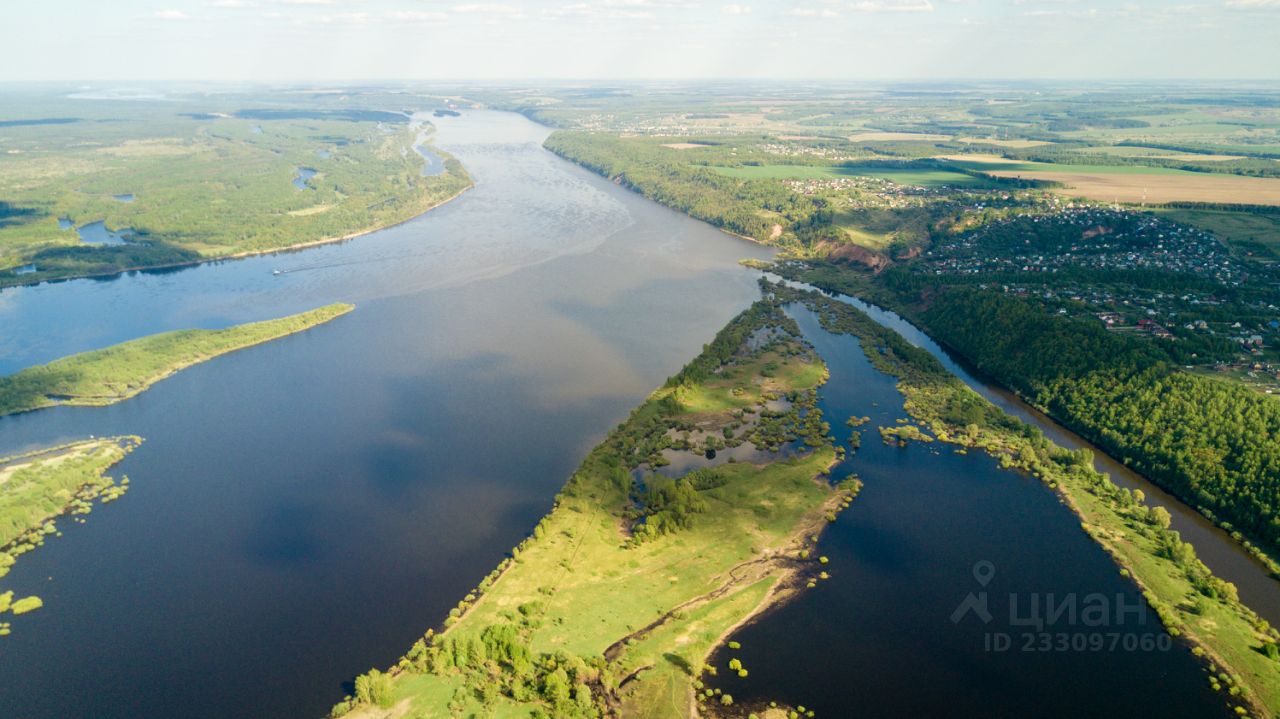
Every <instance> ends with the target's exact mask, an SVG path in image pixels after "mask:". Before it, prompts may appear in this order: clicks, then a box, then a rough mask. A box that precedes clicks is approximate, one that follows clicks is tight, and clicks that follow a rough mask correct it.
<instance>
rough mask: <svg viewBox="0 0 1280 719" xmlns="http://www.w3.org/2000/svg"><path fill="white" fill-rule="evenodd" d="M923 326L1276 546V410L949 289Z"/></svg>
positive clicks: (1078, 331) (1106, 338)
mask: <svg viewBox="0 0 1280 719" xmlns="http://www.w3.org/2000/svg"><path fill="white" fill-rule="evenodd" d="M924 318H925V320H926V322H927V323H928V324H929V326H930V328H931V329H932V330H933V331H934V332H935V333H936V334H937V336H938V337H939V338H940V339H942V340H943V341H945V342H947V343H948V344H950V345H952V346H953V347H955V348H956V349H958V350H959V351H960V352H962V353H963V354H964V355H965V356H966V357H967V358H968V359H970V360H971V361H972V362H974V363H975V364H976V365H977V366H978V368H979V369H981V370H982V371H983V372H986V373H988V374H990V375H991V376H993V377H994V378H996V379H997V380H999V381H1000V382H1002V383H1003V384H1005V385H1007V386H1009V387H1012V388H1014V389H1015V390H1017V391H1018V392H1020V393H1021V394H1023V395H1024V396H1026V397H1028V398H1029V399H1031V400H1032V401H1033V402H1035V403H1036V404H1038V405H1040V406H1042V407H1045V408H1047V409H1049V410H1050V412H1052V413H1053V414H1054V415H1055V416H1057V417H1059V418H1060V419H1062V420H1064V421H1065V422H1066V423H1068V424H1069V425H1071V426H1072V427H1073V428H1074V429H1076V430H1077V431H1079V432H1081V433H1082V434H1084V435H1085V436H1086V437H1088V438H1089V439H1090V440H1091V441H1093V442H1095V443H1096V444H1098V445H1099V446H1101V447H1103V448H1104V449H1105V450H1106V451H1107V452H1108V453H1110V454H1113V455H1115V456H1116V457H1119V458H1122V459H1123V460H1124V461H1125V463H1126V464H1129V465H1131V466H1133V467H1134V468H1135V469H1137V470H1139V471H1141V472H1142V473H1143V474H1145V475H1146V476H1148V477H1149V478H1151V479H1152V480H1154V481H1156V482H1158V483H1160V484H1161V485H1163V486H1165V487H1167V488H1169V489H1170V490H1172V491H1174V492H1175V493H1177V494H1178V495H1179V496H1181V497H1182V498H1183V499H1184V500H1186V501H1189V502H1190V503H1192V504H1193V505H1196V506H1200V507H1203V508H1206V509H1208V510H1210V511H1211V512H1212V513H1213V514H1215V515H1216V516H1217V517H1218V518H1219V519H1220V520H1223V521H1224V523H1226V524H1230V525H1232V526H1234V527H1235V528H1238V529H1240V530H1242V531H1244V532H1246V533H1249V534H1252V535H1254V536H1256V537H1258V538H1260V539H1263V540H1264V541H1266V542H1268V543H1270V544H1271V545H1272V546H1275V545H1276V544H1280V404H1277V403H1276V402H1275V401H1274V400H1272V399H1270V398H1267V397H1263V396H1260V395H1258V394H1256V393H1254V392H1252V391H1250V390H1248V389H1246V388H1244V387H1240V386H1237V385H1233V384H1229V383H1225V382H1221V381H1218V380H1214V379H1211V378H1206V377H1199V376H1196V375H1191V374H1187V373H1183V372H1178V371H1177V370H1176V368H1175V367H1174V366H1172V364H1171V363H1169V362H1168V359H1169V358H1168V357H1167V355H1163V353H1162V351H1161V350H1160V348H1159V347H1157V346H1155V345H1153V344H1152V343H1147V342H1141V341H1138V340H1135V339H1132V338H1128V337H1124V336H1121V335H1116V334H1113V333H1109V332H1107V331H1106V330H1105V329H1104V328H1102V327H1101V326H1100V325H1097V324H1095V323H1090V322H1083V321H1080V320H1073V319H1068V318H1063V317H1055V316H1051V315H1046V314H1044V313H1043V312H1042V311H1040V310H1039V309H1038V308H1036V307H1033V306H1031V305H1030V304H1028V303H1026V302H1023V301H1021V300H1018V299H1015V298H1011V297H1006V296H1004V295H1000V294H996V293H991V292H981V291H977V290H972V289H960V288H953V289H950V290H947V291H946V292H944V293H943V294H942V295H941V296H939V297H937V298H935V300H934V301H933V303H932V305H931V307H930V308H929V309H928V310H927V311H926V312H925V314H924Z"/></svg>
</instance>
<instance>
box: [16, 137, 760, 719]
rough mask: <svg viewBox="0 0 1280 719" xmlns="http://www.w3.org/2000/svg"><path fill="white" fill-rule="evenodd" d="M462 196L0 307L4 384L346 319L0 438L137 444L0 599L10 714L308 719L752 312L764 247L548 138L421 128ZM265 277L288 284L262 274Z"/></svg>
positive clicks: (35, 421) (29, 417) (401, 646)
mask: <svg viewBox="0 0 1280 719" xmlns="http://www.w3.org/2000/svg"><path fill="white" fill-rule="evenodd" d="M437 123H438V125H439V126H440V131H439V134H438V136H437V139H436V142H437V143H438V144H440V145H441V146H442V147H444V148H445V149H447V150H448V151H449V152H451V153H454V154H455V155H456V156H457V157H459V159H460V160H461V161H462V162H464V163H465V164H466V166H467V168H468V169H469V170H470V171H471V173H472V175H473V176H474V177H475V178H476V180H477V186H476V188H475V189H473V190H471V191H469V192H467V193H466V194H464V195H463V196H462V197H461V198H459V199H458V200H456V201H454V202H452V203H450V204H448V205H445V206H443V207H441V208H439V209H437V210H435V211H433V212H431V213H428V214H427V215H425V216H424V217H422V218H419V219H418V220H415V221H413V222H410V223H407V224H405V225H401V226H399V227H396V228H393V229H389V230H386V231H383V232H379V233H376V234H373V235H369V236H366V237H363V238H359V239H357V240H354V241H351V242H347V243H343V244H339V245H329V246H324V247H320V248H315V249H312V250H309V251H306V252H301V253H294V254H283V255H274V256H267V257H258V258H252V259H247V260H243V261H236V262H225V263H220V264H209V265H203V266H199V267H194V268H190V269H185V270H182V271H178V272H171V273H150V274H148V273H134V274H131V275H128V276H126V277H123V278H120V279H116V280H112V281H96V280H81V281H75V282H66V283H58V284H46V285H40V286H36V287H29V288H20V289H16V290H6V291H4V292H3V293H0V335H2V338H0V372H5V373H7V372H12V371H14V370H16V369H19V368H21V367H25V366H28V365H31V364H34V363H39V362H44V361H48V360H50V359H53V358H55V357H59V356H62V355H65V354H69V353H72V352H78V351H82V350H86V349H90V348H95V347H101V346H105V345H109V344H112V343H114V342H119V341H122V340H126V339H129V338H133V337H138V336H140V335H145V334H149V333H152V332H158V331H163V330H168V329H174V328H180V327H218V326H225V325H227V324H231V323H236V322H243V321H248V320H257V319H263V318H267V317H274V316H279V315H283V314H286V313H290V312H295V311H299V310H303V309H307V308H310V307H315V306H318V305H321V304H325V303H328V302H334V301H350V302H354V303H356V304H357V309H356V311H355V312H354V313H352V314H350V315H347V316H345V317H342V318H340V319H338V320H336V321H334V322H333V323H331V324H328V325H325V326H322V327H319V328H316V329H315V330H313V331H309V332H306V333H303V334H300V335H296V336H293V337H289V338H285V339H283V340H279V341H276V342H272V343H270V344H267V345H263V346H260V347H255V348H251V349H248V350H244V351H241V352H237V353H235V354H232V355H228V356H226V357H223V358H219V359H218V360H215V361H213V362H209V363H207V364H204V365H199V366H197V367H193V368H191V369H189V370H186V371H184V372H182V373H180V374H178V375H176V376H175V377H173V378H171V379H168V380H166V381H164V382H162V383H160V384H158V385H156V386H155V387H154V388H152V389H151V390H149V391H148V392H146V393H144V394H143V395H141V396H139V397H138V398H136V399H133V400H130V401H127V402H124V403H121V404H118V405H114V406H111V407H105V408H59V409H54V410H46V411H40V412H35V413H31V414H26V415H19V416H12V417H7V418H3V419H0V453H2V454H7V453H10V452H13V451H17V450H21V449H23V448H27V447H32V446H36V445H46V444H51V443H56V442H61V441H66V440H70V439H74V438H79V437H85V436H88V435H90V434H96V435H106V434H116V433H136V434H139V435H142V436H144V437H145V438H146V442H145V443H144V444H143V446H142V447H141V448H140V449H138V450H137V451H136V452H135V453H134V454H132V455H131V456H130V457H129V458H128V459H127V460H126V461H125V462H123V463H122V464H121V465H120V466H119V467H118V468H117V471H116V472H115V474H116V475H117V476H118V475H120V474H127V475H129V477H130V479H131V481H132V489H131V491H130V492H129V494H128V495H127V496H126V497H125V498H124V499H123V500H121V501H119V502H117V503H114V504H112V505H110V506H107V507H103V508H98V509H95V511H94V512H93V514H92V515H90V517H89V521H88V523H87V524H86V525H84V526H79V525H74V524H72V523H71V522H68V521H63V522H61V523H60V524H61V526H62V528H63V530H64V532H65V536H63V537H61V538H57V539H53V540H51V541H50V542H49V543H48V544H47V545H46V546H45V547H43V548H41V549H40V550H38V551H36V552H33V553H31V554H28V555H26V556H24V557H23V558H22V559H21V561H20V562H19V563H18V565H17V566H16V567H15V568H14V571H13V572H12V573H11V574H10V575H9V576H8V577H6V578H5V579H4V580H3V587H4V588H6V589H14V590H16V591H17V593H18V594H19V595H24V594H28V593H36V594H39V595H40V596H41V597H43V598H44V600H45V607H44V608H43V609H42V610H40V611H38V612H35V613H32V614H30V615H26V616H24V617H22V618H20V620H19V621H17V622H14V633H13V634H12V635H11V636H9V637H6V638H5V640H4V642H3V643H0V686H3V687H4V690H3V691H0V716H3V717H33V718H34V717H51V718H52V717H59V718H62V717H95V718H96V719H98V718H110V717H129V718H130V719H137V718H138V717H177V716H182V717H227V716H247V717H299V716H303V717H305V716H320V715H322V714H324V713H325V712H327V710H328V707H329V706H330V705H332V704H333V703H334V702H335V701H337V700H338V699H340V698H341V697H342V694H343V684H344V682H347V681H349V680H350V679H351V678H352V677H353V676H354V675H355V674H357V673H359V672H362V671H364V670H366V669H368V668H369V667H371V666H375V665H387V664H389V663H391V662H393V661H394V660H395V659H396V658H397V657H398V656H399V655H400V654H401V653H402V652H403V651H404V650H405V649H407V648H408V646H409V645H410V644H411V643H412V642H413V640H414V638H415V637H417V636H418V635H419V634H421V633H422V632H423V631H425V630H426V629H427V628H428V627H429V626H432V625H433V624H435V623H436V622H437V621H438V620H439V619H440V618H442V617H443V616H445V614H446V613H447V611H448V609H449V608H450V607H451V606H453V604H454V603H455V602H456V601H457V599H458V598H459V597H460V596H462V595H463V594H465V593H466V591H467V590H469V589H470V588H471V587H473V586H474V585H475V584H476V583H477V582H478V581H479V580H480V579H481V578H482V577H483V576H484V575H485V574H487V573H488V572H489V570H490V569H491V568H492V567H493V566H494V565H495V564H496V563H497V562H498V561H500V560H501V559H502V557H503V556H504V555H505V553H506V551H507V550H508V548H510V547H511V546H513V545H514V544H516V543H518V542H519V541H520V539H521V538H523V536H524V535H525V534H526V533H527V532H528V531H529V529H530V528H531V527H532V526H533V524H534V523H535V522H536V521H537V519H538V517H540V516H541V515H542V514H543V513H545V512H546V511H547V510H548V509H549V507H550V501H551V498H552V497H553V496H554V494H555V492H556V491H557V490H558V489H559V487H560V486H561V485H562V484H563V482H564V480H565V479H566V477H567V476H568V475H569V473H570V472H571V471H572V470H573V469H574V467H575V466H576V465H577V463H578V462H579V461H580V460H581V458H582V456H584V455H585V453H586V451H587V450H588V449H589V448H590V446H591V445H592V444H594V443H595V442H597V441H598V440H599V439H600V438H601V437H602V435H603V433H604V432H605V431H606V430H607V429H608V428H609V427H611V426H613V425H614V424H616V423H617V422H618V421H620V420H621V419H622V418H624V417H625V416H626V414H627V412H628V411H629V410H630V409H631V407H632V406H634V405H635V404H636V403H638V402H639V401H640V400H641V399H643V397H644V396H645V395H646V394H647V393H648V392H649V391H650V390H651V389H652V388H653V387H654V386H656V385H658V384H660V383H661V382H662V381H663V380H664V379H665V378H666V377H667V376H668V375H670V374H672V373H674V372H675V371H676V370H678V369H679V368H680V366H681V365H682V364H683V363H684V362H686V361H687V360H688V359H689V358H690V357H692V356H694V355H695V354H696V353H697V352H698V350H699V348H700V347H701V346H702V344H703V343H704V342H706V341H707V339H708V338H710V337H712V336H713V335H714V334H715V332H716V331H717V330H718V329H719V328H720V327H721V326H722V325H723V324H724V323H725V322H727V321H728V320H729V318H731V317H732V316H733V315H734V314H735V313H737V312H738V311H740V310H741V309H743V308H744V307H746V306H747V305H748V304H749V303H750V302H751V301H752V300H753V299H754V298H755V297H756V295H757V291H756V288H755V276H754V273H752V272H749V271H746V270H743V269H741V268H740V267H738V266H737V265H736V261H737V260H738V259H740V258H743V257H767V256H768V255H769V253H768V252H767V251H765V250H764V249H762V248H760V247H758V246H755V245H752V244H750V243H746V242H743V241H741V240H738V239H736V238H733V237H730V236H728V235H725V234H723V233H721V232H718V231H716V230H714V229H711V228H710V227H708V226H706V225H705V224H703V223H700V222H696V221H694V220H691V219H688V218H686V217H684V216H683V215H680V214H678V213H675V212H673V211H670V210H667V209H665V208H662V207H659V206H657V205H655V204H653V203H650V202H648V201H646V200H644V199H642V198H640V197H638V196H636V195H634V194H632V193H629V192H627V191H625V190H622V189H620V188H617V187H615V186H613V185H612V184H610V183H608V182H606V181H604V180H602V179H599V178H597V177H596V176H595V175H592V174H590V173H587V172H586V171H583V170H580V169H578V168H576V167H574V166H572V165H570V164H569V163H566V162H564V161H562V160H560V159H558V158H556V157H554V156H553V155H551V154H550V153H548V152H546V151H544V150H542V149H541V147H540V143H541V141H542V139H543V138H544V137H545V135H546V133H547V132H548V130H546V129H545V128H542V127H540V126H537V125H535V124H533V123H531V122H529V121H527V120H525V119H524V118H522V117H520V116H518V115H511V114H497V113H493V114H489V113H468V114H467V115H466V116H464V117H462V118H445V119H441V120H438V121H437ZM276 269H281V270H286V272H285V273H284V274H282V275H279V276H274V275H273V274H272V272H273V270H276Z"/></svg>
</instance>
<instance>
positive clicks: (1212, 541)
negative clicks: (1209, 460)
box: [770, 275, 1280, 625]
mask: <svg viewBox="0 0 1280 719" xmlns="http://www.w3.org/2000/svg"><path fill="white" fill-rule="evenodd" d="M770 277H771V279H773V280H775V281H779V280H780V278H778V277H776V276H772V275H771V276H770ZM788 284H790V285H792V286H794V287H800V288H804V289H815V288H813V287H811V286H809V285H806V284H803V283H798V282H788ZM828 294H829V296H831V297H833V298H835V299H838V300H840V301H842V302H846V303H848V304H850V305H853V306H854V307H857V308H858V309H860V310H862V311H863V312H866V313H867V315H868V316H870V317H871V318H872V319H874V320H875V321H876V322H878V323H880V324H881V325H883V326H885V327H888V328H889V329H892V330H894V331H895V332H897V333H898V334H900V335H902V337H903V338H904V339H906V340H907V341H908V342H910V343H911V344H913V345H915V346H917V347H920V348H921V349H924V350H926V351H928V352H929V354H932V355H933V356H934V357H936V358H938V360H939V361H940V362H942V364H943V365H944V366H945V367H946V368H947V369H948V370H950V371H951V373H952V374H954V375H956V376H957V377H959V378H960V379H961V380H962V381H963V382H964V383H965V384H967V385H969V387H971V388H972V389H973V390H974V391H976V392H977V393H978V394H980V395H982V396H983V397H986V398H987V399H988V400H990V401H991V402H992V403H993V404H995V405H996V406H998V407H1000V408H1001V409H1003V410H1004V411H1005V412H1007V413H1009V414H1011V415H1013V416H1015V417H1018V418H1019V419H1021V420H1023V421H1024V422H1027V423H1028V424H1032V425H1035V426H1036V427H1038V428H1040V431H1042V432H1044V434H1045V436H1046V437H1048V438H1049V439H1051V440H1053V441H1054V442H1055V443H1057V444H1058V445H1059V446H1061V447H1066V448H1067V449H1081V448H1084V449H1089V450H1091V451H1092V452H1093V454H1094V468H1095V469H1097V470H1098V471H1099V472H1106V473H1107V474H1109V475H1111V478H1112V480H1114V481H1115V482H1116V484H1118V485H1120V486H1121V487H1126V488H1128V489H1141V490H1142V491H1143V492H1144V493H1145V494H1146V495H1147V503H1148V504H1150V505H1152V506H1161V507H1164V508H1166V509H1168V510H1169V514H1170V516H1171V517H1172V524H1171V526H1172V527H1173V529H1176V530H1177V531H1178V532H1180V533H1181V534H1182V538H1183V539H1184V540H1186V541H1188V542H1190V543H1191V544H1192V545H1193V546H1194V547H1195V548H1196V554H1197V555H1198V556H1199V557H1200V559H1201V560H1203V561H1204V563H1205V564H1206V565H1207V566H1208V567H1209V568H1210V569H1211V570H1213V572H1214V574H1216V575H1218V576H1219V577H1222V578H1223V579H1226V580H1227V581H1229V582H1232V583H1233V584H1235V585H1236V587H1237V588H1238V589H1239V590H1240V600H1241V601H1243V602H1244V604H1245V606H1248V607H1249V608H1251V609H1253V610H1254V611H1255V612H1257V613H1258V615H1259V616H1261V617H1263V618H1265V619H1266V620H1267V621H1269V622H1271V623H1272V624H1274V625H1280V581H1277V579H1276V578H1275V577H1273V576H1271V572H1270V571H1269V570H1268V569H1267V568H1266V566H1265V565H1263V564H1262V563H1261V562H1259V561H1258V560H1257V559H1255V558H1254V557H1253V556H1252V555H1251V554H1249V552H1248V551H1246V550H1245V549H1244V548H1243V547H1241V546H1240V545H1239V544H1238V543H1237V542H1236V541H1235V540H1233V539H1232V538H1231V536H1230V535H1229V534H1227V533H1226V532H1224V531H1222V530H1221V529H1219V528H1218V527H1216V526H1214V524H1213V523H1212V522H1210V521H1209V520H1208V519H1206V518H1205V516H1204V515H1202V514H1200V513H1199V512H1197V511H1195V510H1194V509H1192V508H1191V507H1189V506H1187V505H1185V504H1183V503H1182V501H1181V500H1179V499H1178V498H1177V497H1174V496H1173V495H1171V494H1169V493H1168V492H1166V491H1164V490H1163V489H1161V488H1160V487H1158V486H1156V485H1155V484H1153V483H1152V482H1151V481H1150V480H1148V479H1146V478H1145V477H1143V476H1142V475H1140V474H1137V473H1136V472H1134V471H1133V470H1131V469H1129V468H1128V467H1126V466H1124V464H1122V463H1121V462H1119V461H1118V460H1116V459H1114V458H1112V457H1110V456H1108V455H1106V454H1104V453H1103V452H1102V450H1100V449H1098V448H1097V447H1095V446H1093V445H1092V444H1090V443H1089V442H1088V441H1087V440H1085V439H1084V438H1083V437H1081V436H1079V435H1077V434H1076V433H1074V432H1072V431H1071V430H1069V429H1067V428H1065V427H1063V426H1062V425H1060V424H1058V423H1057V422H1055V421H1053V419H1051V418H1049V417H1048V416H1046V415H1045V414H1044V413H1043V412H1041V411H1039V410H1037V409H1036V408H1034V407H1032V406H1030V405H1028V404H1027V403H1026V402H1023V401H1022V400H1021V399H1020V398H1019V397H1018V396H1017V395H1015V394H1013V393H1012V392H1010V391H1008V390H1006V389H1004V388H1003V387H1000V386H999V385H996V384H995V383H993V382H990V381H988V380H987V379H985V378H983V377H982V376H981V374H980V373H978V372H977V371H976V370H974V369H973V368H971V367H970V366H969V365H968V364H966V363H965V362H964V361H962V360H960V359H958V358H956V357H954V356H952V355H951V353H950V352H948V351H947V350H946V349H945V348H943V347H942V346H940V345H939V344H938V343H937V342H935V341H934V340H933V339H932V338H930V337H929V336H928V335H926V334H925V333H924V331H923V330H921V329H920V328H918V327H916V326H915V325H913V324H911V323H910V322H908V321H907V320H905V319H903V318H902V317H901V316H899V315H898V314H897V313H895V312H891V311H889V310H886V309H884V308H881V307H877V306H876V305H873V304H870V303H868V302H865V301H863V300H861V299H859V298H857V297H850V296H848V295H842V294H838V293H828Z"/></svg>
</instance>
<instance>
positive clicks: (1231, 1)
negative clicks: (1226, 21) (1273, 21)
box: [1227, 0, 1280, 10]
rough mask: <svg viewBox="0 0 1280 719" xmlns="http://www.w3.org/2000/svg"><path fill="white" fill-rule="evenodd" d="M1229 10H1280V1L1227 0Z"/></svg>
mask: <svg viewBox="0 0 1280 719" xmlns="http://www.w3.org/2000/svg"><path fill="white" fill-rule="evenodd" d="M1227 9H1228V10H1280V0H1227Z"/></svg>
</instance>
